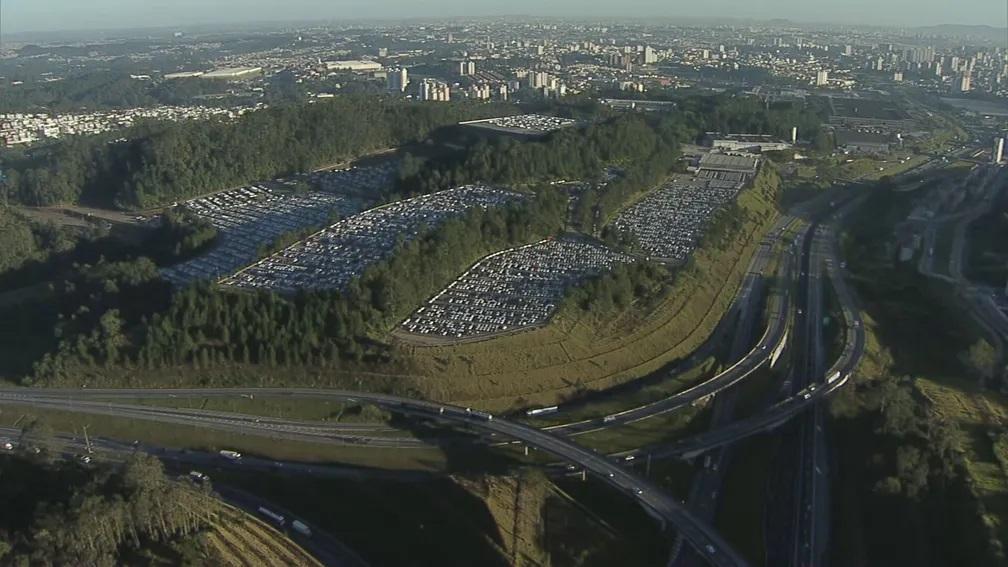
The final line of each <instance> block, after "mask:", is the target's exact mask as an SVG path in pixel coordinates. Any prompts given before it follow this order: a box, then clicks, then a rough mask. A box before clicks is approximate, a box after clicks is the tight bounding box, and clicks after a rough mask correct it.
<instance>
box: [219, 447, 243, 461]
mask: <svg viewBox="0 0 1008 567" xmlns="http://www.w3.org/2000/svg"><path fill="white" fill-rule="evenodd" d="M220 456H222V457H224V458H225V459H230V460H232V461H237V460H240V459H241V458H242V455H241V453H239V452H238V451H230V450H228V449H222V450H221V452H220Z"/></svg>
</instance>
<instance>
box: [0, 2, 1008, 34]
mask: <svg viewBox="0 0 1008 567" xmlns="http://www.w3.org/2000/svg"><path fill="white" fill-rule="evenodd" d="M1005 2H1006V0H619V1H614V0H605V1H603V0H0V5H2V16H3V19H2V21H0V25H2V29H3V31H4V32H8V33H17V32H25V31H61V30H85V29H106V30H107V29H119V28H138V27H184V26H186V25H194V24H214V23H246V22H263V21H278V22H280V21H292V20H302V21H304V20H327V21H332V20H348V19H371V18H416V17H421V18H424V17H429V18H443V17H466V16H494V15H530V16H561V17H562V16H571V17H579V18H588V17H599V18H605V17H608V18H613V17H641V18H653V17H667V18H677V17H678V18H707V17H734V18H757V19H763V20H766V19H773V18H787V19H790V20H794V21H797V22H814V23H844V24H876V25H901V26H926V25H935V24H970V25H973V24H987V25H992V26H999V27H1004V26H1005V25H1006V4H1005Z"/></svg>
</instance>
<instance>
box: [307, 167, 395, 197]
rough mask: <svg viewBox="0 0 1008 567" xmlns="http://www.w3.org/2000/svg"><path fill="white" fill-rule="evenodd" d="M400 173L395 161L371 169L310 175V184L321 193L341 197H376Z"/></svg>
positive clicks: (333, 171) (328, 171)
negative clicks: (334, 194)
mask: <svg viewBox="0 0 1008 567" xmlns="http://www.w3.org/2000/svg"><path fill="white" fill-rule="evenodd" d="M397 171H398V164H397V163H396V162H393V161H389V162H386V163H384V164H381V165H376V166H369V167H347V168H341V169H330V170H326V171H316V172H313V173H309V174H308V179H307V180H308V182H309V183H310V184H311V185H312V186H313V187H314V188H316V189H318V190H319V191H325V192H329V193H338V194H341V195H358V196H374V195H375V194H376V193H377V192H379V191H381V190H383V189H385V188H387V187H389V186H390V185H392V182H393V181H395V175H396V172H397Z"/></svg>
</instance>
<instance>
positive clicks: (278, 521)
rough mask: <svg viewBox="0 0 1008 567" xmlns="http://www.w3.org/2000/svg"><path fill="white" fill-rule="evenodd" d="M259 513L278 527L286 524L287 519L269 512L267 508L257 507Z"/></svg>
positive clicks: (271, 511)
mask: <svg viewBox="0 0 1008 567" xmlns="http://www.w3.org/2000/svg"><path fill="white" fill-rule="evenodd" d="M259 513H260V514H262V515H263V516H266V517H267V518H269V519H271V520H273V521H274V522H275V523H276V525H278V526H282V525H284V524H286V523H287V519H286V518H284V517H283V516H281V515H280V514H277V513H276V512H274V511H273V510H270V509H269V508H267V507H265V506H260V507H259Z"/></svg>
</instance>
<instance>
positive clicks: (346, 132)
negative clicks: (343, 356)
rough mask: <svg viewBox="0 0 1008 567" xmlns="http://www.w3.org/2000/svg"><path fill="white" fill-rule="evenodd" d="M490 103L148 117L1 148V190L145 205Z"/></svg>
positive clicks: (302, 167) (374, 103)
mask: <svg viewBox="0 0 1008 567" xmlns="http://www.w3.org/2000/svg"><path fill="white" fill-rule="evenodd" d="M512 112H514V111H513V107H510V106H507V107H501V106H498V105H476V104H464V103H463V104H452V105H430V104H420V103H410V102H405V101H397V100H385V99H378V98H374V97H354V96H347V97H339V98H336V99H332V100H329V101H325V102H319V103H317V104H306V105H299V106H284V107H277V108H270V109H267V110H262V111H258V112H253V113H249V114H246V115H244V116H242V117H241V118H239V119H237V120H234V121H225V120H211V121H205V122H179V123H163V122H154V123H147V124H140V125H138V126H136V127H134V128H133V130H132V131H129V132H125V133H115V134H107V135H100V136H90V137H73V138H68V139H66V140H61V141H59V142H56V143H53V144H50V145H48V146H43V147H40V148H37V149H32V150H29V151H27V152H25V153H7V154H6V158H5V159H4V160H3V161H4V163H0V165H3V166H4V170H5V172H6V174H7V176H8V179H7V181H6V183H7V184H8V186H9V187H8V192H9V194H10V195H11V196H12V197H14V198H16V199H17V200H18V201H20V202H21V203H23V204H26V205H52V204H56V203H84V204H88V205H92V206H99V207H116V208H121V209H147V208H151V207H156V206H161V205H166V204H171V203H173V202H176V201H180V200H184V199H186V198H190V197H193V196H196V195H201V194H205V193H209V192H212V191H216V190H221V189H226V188H229V187H236V186H240V185H245V184H248V183H252V182H255V181H262V180H266V179H274V178H277V177H282V176H287V175H291V174H294V173H298V172H305V171H309V170H312V169H315V168H318V167H322V166H325V165H331V164H332V165H335V164H339V163H343V162H346V161H348V160H351V159H353V158H356V157H359V156H361V155H364V154H367V153H371V152H374V151H378V150H382V149H386V148H391V147H396V146H400V145H402V144H405V143H407V142H411V141H414V140H421V139H423V138H424V137H425V136H427V134H429V133H430V132H432V131H434V130H435V129H437V128H440V127H443V126H447V125H450V124H455V123H457V122H459V121H462V120H471V119H475V118H486V117H489V116H494V115H499V114H507V113H512Z"/></svg>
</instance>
